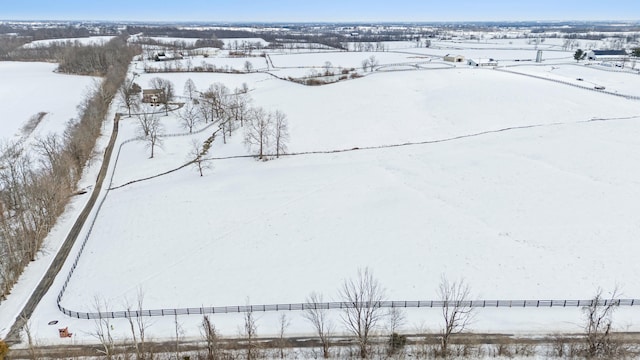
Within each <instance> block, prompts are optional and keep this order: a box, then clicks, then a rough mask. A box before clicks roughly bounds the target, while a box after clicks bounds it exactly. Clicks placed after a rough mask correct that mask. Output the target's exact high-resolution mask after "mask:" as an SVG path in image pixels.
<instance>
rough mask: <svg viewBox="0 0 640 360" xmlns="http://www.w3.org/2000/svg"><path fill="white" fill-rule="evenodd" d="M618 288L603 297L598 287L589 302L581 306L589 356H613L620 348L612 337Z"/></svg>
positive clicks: (617, 304)
mask: <svg viewBox="0 0 640 360" xmlns="http://www.w3.org/2000/svg"><path fill="white" fill-rule="evenodd" d="M619 295H620V294H619V293H618V288H617V287H616V288H615V289H614V290H613V292H612V293H611V298H609V299H605V298H604V296H603V295H602V289H598V290H597V292H596V295H595V296H594V297H593V299H592V300H591V304H590V305H588V306H585V307H583V308H582V311H583V312H584V316H585V341H586V343H587V344H586V349H585V350H586V351H585V352H586V355H587V357H590V358H615V357H616V355H619V352H620V351H621V350H622V349H621V348H620V346H619V344H616V341H615V340H614V339H613V338H612V334H611V330H612V329H611V325H612V323H613V313H614V311H615V310H616V309H617V308H618V306H620V301H619V300H617V297H618V296H619Z"/></svg>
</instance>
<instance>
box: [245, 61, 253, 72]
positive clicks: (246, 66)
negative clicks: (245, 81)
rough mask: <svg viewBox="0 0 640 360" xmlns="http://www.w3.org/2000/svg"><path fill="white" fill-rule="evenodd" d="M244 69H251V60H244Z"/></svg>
mask: <svg viewBox="0 0 640 360" xmlns="http://www.w3.org/2000/svg"><path fill="white" fill-rule="evenodd" d="M244 71H245V72H251V71H253V64H252V63H251V61H249V60H247V61H245V62H244Z"/></svg>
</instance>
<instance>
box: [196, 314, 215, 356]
mask: <svg viewBox="0 0 640 360" xmlns="http://www.w3.org/2000/svg"><path fill="white" fill-rule="evenodd" d="M200 331H201V332H202V337H204V340H205V342H206V347H207V360H218V359H220V344H219V343H218V340H219V339H218V331H217V330H216V327H215V325H213V323H212V322H211V320H210V319H209V317H208V316H207V315H204V316H203V317H202V324H201V325H200Z"/></svg>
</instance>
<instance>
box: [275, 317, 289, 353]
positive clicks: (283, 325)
mask: <svg viewBox="0 0 640 360" xmlns="http://www.w3.org/2000/svg"><path fill="white" fill-rule="evenodd" d="M279 321H280V327H279V333H278V351H279V353H280V359H284V357H285V348H287V347H288V344H289V342H288V341H287V338H286V337H285V332H286V331H287V328H288V327H289V325H291V321H289V319H288V318H287V314H285V313H282V314H280V318H279Z"/></svg>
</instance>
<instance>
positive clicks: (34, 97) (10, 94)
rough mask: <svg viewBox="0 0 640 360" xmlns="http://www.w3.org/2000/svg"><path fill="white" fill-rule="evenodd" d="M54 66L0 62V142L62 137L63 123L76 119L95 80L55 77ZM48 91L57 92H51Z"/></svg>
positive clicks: (76, 77)
mask: <svg viewBox="0 0 640 360" xmlns="http://www.w3.org/2000/svg"><path fill="white" fill-rule="evenodd" d="M57 66H58V65H57V64H50V63H29V62H0V76H1V77H2V80H3V81H1V82H0V98H1V99H2V106H3V120H2V127H0V139H2V140H4V141H7V140H13V141H22V140H27V139H29V138H30V139H33V138H35V137H37V136H46V135H48V134H50V133H55V134H62V131H63V130H64V128H65V126H66V124H67V122H68V121H69V120H70V119H72V118H75V117H77V114H78V113H77V106H78V105H79V104H80V103H81V102H82V100H83V97H84V96H85V94H86V93H87V92H88V90H89V88H90V86H91V85H92V83H93V81H94V79H95V78H93V77H90V76H75V75H63V74H58V73H55V72H54V70H55V69H56V68H57ZM52 89H57V90H56V91H52ZM40 112H44V113H46V115H45V116H44V117H43V118H42V120H41V121H40V123H39V124H37V126H36V127H35V128H33V129H30V130H26V129H23V128H24V126H25V125H26V124H27V123H28V122H29V119H30V118H31V117H32V116H34V115H37V114H38V113H40Z"/></svg>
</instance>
